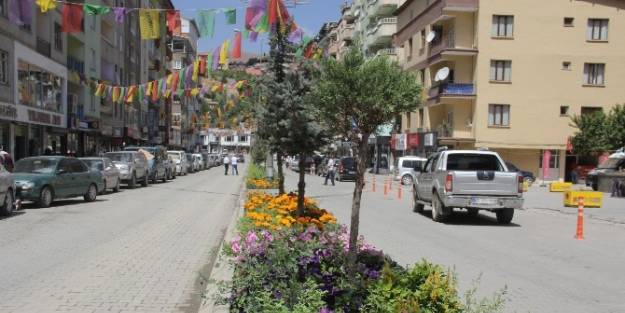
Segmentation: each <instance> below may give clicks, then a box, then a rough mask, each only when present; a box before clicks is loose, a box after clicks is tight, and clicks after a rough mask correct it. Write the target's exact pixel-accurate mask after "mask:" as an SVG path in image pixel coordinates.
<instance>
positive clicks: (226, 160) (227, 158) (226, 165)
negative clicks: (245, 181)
mask: <svg viewBox="0 0 625 313" xmlns="http://www.w3.org/2000/svg"><path fill="white" fill-rule="evenodd" d="M229 167H230V158H229V157H228V155H226V156H225V157H224V168H225V169H226V176H228V168H229Z"/></svg>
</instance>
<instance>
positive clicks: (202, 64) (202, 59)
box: [200, 56, 206, 75]
mask: <svg viewBox="0 0 625 313" xmlns="http://www.w3.org/2000/svg"><path fill="white" fill-rule="evenodd" d="M205 74H206V57H205V56H201V57H200V75H205Z"/></svg>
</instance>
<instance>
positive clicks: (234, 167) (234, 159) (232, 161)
mask: <svg viewBox="0 0 625 313" xmlns="http://www.w3.org/2000/svg"><path fill="white" fill-rule="evenodd" d="M238 163H239V160H238V158H237V156H236V155H233V156H232V157H231V159H230V165H232V175H239V168H238V167H237V164H238Z"/></svg>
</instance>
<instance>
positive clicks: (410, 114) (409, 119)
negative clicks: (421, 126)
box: [406, 112, 412, 129]
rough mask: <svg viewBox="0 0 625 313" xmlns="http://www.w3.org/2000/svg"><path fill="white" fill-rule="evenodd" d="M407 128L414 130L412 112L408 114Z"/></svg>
mask: <svg viewBox="0 0 625 313" xmlns="http://www.w3.org/2000/svg"><path fill="white" fill-rule="evenodd" d="M406 121H407V122H406V128H408V129H410V128H412V112H408V113H406Z"/></svg>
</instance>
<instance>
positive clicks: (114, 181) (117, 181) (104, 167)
mask: <svg viewBox="0 0 625 313" xmlns="http://www.w3.org/2000/svg"><path fill="white" fill-rule="evenodd" d="M80 160H81V161H83V162H85V164H87V166H88V167H89V168H90V169H91V170H94V171H99V172H100V174H102V177H103V179H104V188H102V190H101V192H102V193H106V190H107V189H113V191H115V192H119V190H120V185H121V181H122V179H121V176H120V174H119V169H117V167H116V166H115V165H114V164H113V161H111V159H109V158H105V157H102V158H80Z"/></svg>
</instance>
